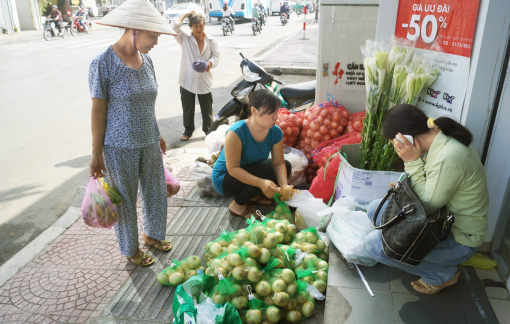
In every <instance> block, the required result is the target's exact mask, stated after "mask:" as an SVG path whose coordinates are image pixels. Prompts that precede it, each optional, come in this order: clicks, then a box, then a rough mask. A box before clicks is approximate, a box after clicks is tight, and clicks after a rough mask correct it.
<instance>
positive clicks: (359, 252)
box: [318, 200, 377, 266]
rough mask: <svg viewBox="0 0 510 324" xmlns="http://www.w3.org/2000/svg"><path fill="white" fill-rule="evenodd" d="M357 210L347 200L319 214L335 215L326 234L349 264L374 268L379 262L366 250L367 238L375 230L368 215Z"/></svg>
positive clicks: (340, 201) (338, 202) (336, 203)
mask: <svg viewBox="0 0 510 324" xmlns="http://www.w3.org/2000/svg"><path fill="white" fill-rule="evenodd" d="M356 209H357V208H356V206H353V205H350V206H349V205H348V204H347V200H343V201H342V200H339V201H337V202H335V203H334V204H333V206H332V207H331V208H328V209H324V210H322V211H320V212H319V213H318V214H319V215H324V214H327V213H333V217H332V218H331V222H330V223H329V225H328V228H327V230H326V233H327V235H328V237H329V239H330V240H331V243H333V244H334V245H335V246H336V248H337V249H338V250H339V251H340V252H341V253H342V255H343V256H344V258H345V259H346V260H347V262H350V263H356V264H360V265H365V266H374V265H375V264H376V263H377V261H375V260H374V259H372V257H371V256H370V254H369V253H368V252H367V251H366V250H365V237H366V236H367V235H368V234H370V233H371V232H372V231H374V230H375V229H374V228H373V227H372V223H371V222H370V220H369V219H368V217H367V213H366V212H364V211H358V210H356Z"/></svg>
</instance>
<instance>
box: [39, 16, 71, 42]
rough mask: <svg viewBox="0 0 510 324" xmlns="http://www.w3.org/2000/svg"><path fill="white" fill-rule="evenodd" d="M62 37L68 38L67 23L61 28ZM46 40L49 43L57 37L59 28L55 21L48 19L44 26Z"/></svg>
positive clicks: (63, 23)
mask: <svg viewBox="0 0 510 324" xmlns="http://www.w3.org/2000/svg"><path fill="white" fill-rule="evenodd" d="M60 27H61V28H60V30H61V33H60V37H62V38H66V37H67V23H66V22H62V25H61V26H60ZM43 36H44V39H45V40H47V41H49V40H51V39H52V38H53V37H56V36H57V27H56V26H55V19H53V18H48V19H46V24H45V25H44V31H43Z"/></svg>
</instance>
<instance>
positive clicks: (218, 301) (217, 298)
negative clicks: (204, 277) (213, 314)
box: [211, 293, 227, 305]
mask: <svg viewBox="0 0 510 324" xmlns="http://www.w3.org/2000/svg"><path fill="white" fill-rule="evenodd" d="M211 299H212V302H213V303H214V304H217V305H223V304H225V302H226V301H227V300H226V298H225V296H223V295H220V294H219V293H214V295H213V296H212V298H211Z"/></svg>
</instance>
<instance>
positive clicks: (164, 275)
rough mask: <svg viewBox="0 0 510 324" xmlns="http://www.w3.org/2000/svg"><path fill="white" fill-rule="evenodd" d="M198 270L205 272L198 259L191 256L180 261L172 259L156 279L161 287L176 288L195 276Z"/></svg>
mask: <svg viewBox="0 0 510 324" xmlns="http://www.w3.org/2000/svg"><path fill="white" fill-rule="evenodd" d="M199 270H202V271H205V269H204V267H203V266H202V262H201V261H200V258H199V257H198V256H196V255H191V256H189V257H187V258H186V259H184V260H182V261H178V260H177V259H174V260H173V261H172V263H171V264H170V266H169V267H167V268H166V269H164V270H163V271H161V272H160V273H159V274H158V276H157V277H156V279H157V281H158V282H159V283H160V284H161V285H166V286H178V285H180V284H183V283H185V282H186V281H187V280H188V279H190V278H191V277H193V276H196V275H197V272H198V271H199Z"/></svg>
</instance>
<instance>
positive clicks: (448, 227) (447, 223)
mask: <svg viewBox="0 0 510 324" xmlns="http://www.w3.org/2000/svg"><path fill="white" fill-rule="evenodd" d="M453 223H455V217H454V216H453V214H450V215H448V217H446V219H445V220H444V223H443V228H444V229H446V231H445V233H444V235H443V236H442V237H441V241H444V240H446V239H447V238H448V237H449V236H450V233H451V232H452V226H453Z"/></svg>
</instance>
